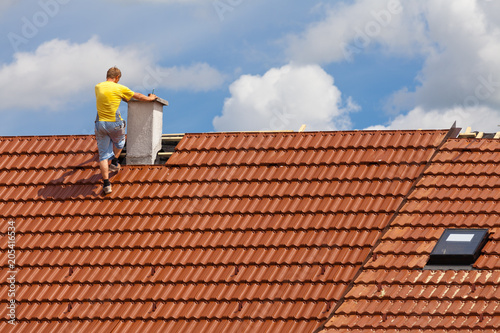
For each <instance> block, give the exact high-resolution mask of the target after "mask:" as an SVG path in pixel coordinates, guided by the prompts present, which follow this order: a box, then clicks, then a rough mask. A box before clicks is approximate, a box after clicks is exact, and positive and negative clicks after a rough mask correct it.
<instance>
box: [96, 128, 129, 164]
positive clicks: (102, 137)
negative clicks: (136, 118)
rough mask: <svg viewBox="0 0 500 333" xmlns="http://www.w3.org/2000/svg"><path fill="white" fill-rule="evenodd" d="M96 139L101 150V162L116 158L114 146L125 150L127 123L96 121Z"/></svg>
mask: <svg viewBox="0 0 500 333" xmlns="http://www.w3.org/2000/svg"><path fill="white" fill-rule="evenodd" d="M95 138H96V141H97V149H98V150H99V161H104V160H109V159H112V158H113V157H115V154H114V152H113V146H115V147H116V148H118V149H123V146H125V121H123V120H119V121H116V122H112V121H96V122H95Z"/></svg>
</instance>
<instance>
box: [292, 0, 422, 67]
mask: <svg viewBox="0 0 500 333" xmlns="http://www.w3.org/2000/svg"><path fill="white" fill-rule="evenodd" d="M419 1H421V0H419ZM420 6H421V5H420V3H418V2H415V1H413V0H407V1H400V0H358V1H355V2H354V3H353V4H349V5H347V4H345V3H340V4H339V3H337V4H336V5H334V6H333V7H331V8H329V9H328V10H327V12H326V17H325V19H324V20H322V21H320V22H316V23H314V24H311V25H310V26H309V27H308V28H307V29H306V30H305V31H304V32H303V33H302V34H300V35H290V36H288V38H287V43H288V47H287V53H288V56H289V57H290V59H291V60H294V61H300V62H305V63H329V62H337V61H345V60H349V61H351V60H353V59H354V58H355V57H356V55H357V54H359V53H362V52H364V51H365V50H367V49H369V48H370V47H372V46H374V45H376V44H378V45H382V46H383V47H384V48H385V50H386V51H387V52H392V53H398V54H399V53H402V54H411V53H414V52H421V51H422V50H423V49H425V48H424V45H425V43H426V40H425V24H424V23H425V22H422V21H421V20H419V19H418V17H414V16H413V15H412V14H413V13H415V12H420V9H419V7H420ZM408 35H411V38H408Z"/></svg>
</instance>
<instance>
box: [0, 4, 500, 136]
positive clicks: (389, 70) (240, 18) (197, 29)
mask: <svg viewBox="0 0 500 333" xmlns="http://www.w3.org/2000/svg"><path fill="white" fill-rule="evenodd" d="M0 31H2V34H1V35H2V36H1V38H0V117H1V118H0V119H1V120H0V135H1V136H22V135H77V134H93V131H94V120H95V115H96V109H95V93H94V86H95V85H96V84H97V83H99V82H102V81H104V80H105V76H106V71H107V69H108V68H110V67H113V66H117V67H119V68H120V69H121V71H122V78H121V81H120V83H121V84H123V85H126V86H127V87H129V88H131V89H132V90H134V91H136V92H140V93H143V94H148V93H151V92H152V91H153V89H154V92H155V94H156V95H158V96H159V97H161V98H163V99H165V100H168V101H169V106H168V107H165V108H164V124H163V132H164V133H200V132H214V131H216V132H222V131H263V130H294V131H297V130H299V128H300V127H301V126H302V125H306V130H307V131H317V130H328V131H329V130H366V129H369V130H383V129H393V130H397V129H448V128H450V127H451V126H452V125H453V123H454V122H455V121H456V122H457V126H458V127H462V128H466V127H468V126H470V127H471V128H472V130H473V131H482V132H497V131H500V127H498V126H499V125H500V1H494V0H453V1H450V0H342V1H332V0H330V1H316V0H309V1H297V0H135V1H134V0H86V1H81V0H16V1H14V0H2V1H1V3H0ZM120 110H121V113H122V115H123V116H124V117H126V115H127V104H126V103H122V105H121V107H120Z"/></svg>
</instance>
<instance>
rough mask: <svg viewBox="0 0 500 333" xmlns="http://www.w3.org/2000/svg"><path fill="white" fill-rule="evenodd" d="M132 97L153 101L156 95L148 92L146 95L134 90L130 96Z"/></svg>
mask: <svg viewBox="0 0 500 333" xmlns="http://www.w3.org/2000/svg"><path fill="white" fill-rule="evenodd" d="M132 98H134V99H136V100H138V101H143V102H153V101H155V100H156V99H157V98H158V96H156V95H155V94H149V95H148V96H145V95H143V94H141V93H137V92H136V93H134V96H132Z"/></svg>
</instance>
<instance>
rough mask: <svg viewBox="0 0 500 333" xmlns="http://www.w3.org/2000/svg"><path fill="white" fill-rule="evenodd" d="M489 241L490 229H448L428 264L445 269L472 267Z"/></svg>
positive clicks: (433, 251)
mask: <svg viewBox="0 0 500 333" xmlns="http://www.w3.org/2000/svg"><path fill="white" fill-rule="evenodd" d="M487 240H488V229H446V230H445V231H444V232H443V234H442V235H441V237H440V238H439V241H438V242H437V244H436V246H435V247H434V249H433V250H432V252H431V255H430V258H429V261H428V263H427V264H428V265H440V266H446V267H443V269H444V268H450V267H448V266H453V265H455V266H468V265H470V266H472V264H474V262H475V261H476V260H477V258H478V257H479V255H480V254H481V250H482V249H483V247H484V245H485V244H486V241H487ZM427 268H431V267H427ZM432 268H435V267H432Z"/></svg>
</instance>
